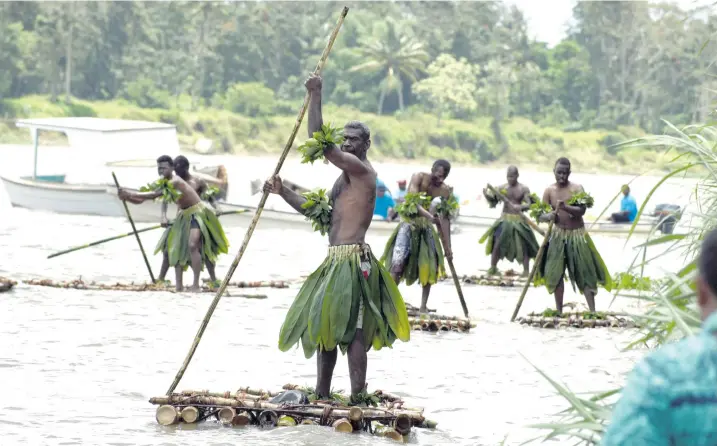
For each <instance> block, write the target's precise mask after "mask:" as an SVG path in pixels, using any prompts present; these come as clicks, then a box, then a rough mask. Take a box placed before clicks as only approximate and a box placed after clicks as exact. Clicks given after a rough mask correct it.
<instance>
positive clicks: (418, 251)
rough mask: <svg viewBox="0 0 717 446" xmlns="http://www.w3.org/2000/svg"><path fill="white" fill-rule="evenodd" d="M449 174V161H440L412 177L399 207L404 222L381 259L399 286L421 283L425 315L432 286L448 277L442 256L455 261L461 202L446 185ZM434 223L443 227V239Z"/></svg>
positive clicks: (390, 240)
mask: <svg viewBox="0 0 717 446" xmlns="http://www.w3.org/2000/svg"><path fill="white" fill-rule="evenodd" d="M450 171H451V164H450V163H449V162H448V161H446V160H438V161H436V162H435V163H433V168H432V169H431V173H416V174H414V175H413V176H412V177H411V182H410V184H409V186H408V193H407V194H406V197H405V200H404V202H403V203H402V204H400V205H399V206H398V207H397V210H398V213H399V215H400V216H401V220H402V221H401V223H400V224H399V225H398V227H396V230H394V231H393V234H391V237H390V238H389V239H388V242H387V243H386V248H385V250H384V252H383V256H381V261H382V262H383V263H384V265H385V266H386V267H387V268H390V271H391V277H393V280H394V281H395V282H396V283H400V282H401V279H405V280H406V284H407V285H412V284H413V283H414V282H415V281H416V280H418V282H419V283H420V284H421V286H422V287H423V293H422V296H421V308H420V309H419V311H420V312H422V313H425V312H427V308H426V305H427V304H428V296H429V294H430V292H431V285H434V284H435V283H436V282H437V281H438V279H440V278H442V277H445V275H446V273H445V269H444V265H443V256H444V255H445V256H446V258H449V259H452V258H453V253H452V252H451V233H450V232H451V227H450V220H451V218H453V217H454V216H455V213H456V212H457V209H458V203H457V202H456V200H455V197H454V196H453V189H452V188H451V187H449V186H448V185H447V184H445V183H444V180H445V179H446V177H447V176H448V173H449V172H450ZM426 208H429V210H430V211H429V210H426ZM434 214H435V215H434ZM434 224H437V225H438V224H440V231H441V234H440V237H441V238H439V234H438V232H437V231H436V230H435V229H434V227H433V225H434ZM441 239H442V240H443V247H442V246H441ZM444 249H445V252H444Z"/></svg>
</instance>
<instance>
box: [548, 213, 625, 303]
mask: <svg viewBox="0 0 717 446" xmlns="http://www.w3.org/2000/svg"><path fill="white" fill-rule="evenodd" d="M566 269H567V271H568V277H569V278H570V283H571V284H572V286H573V290H575V288H576V287H577V290H578V291H580V293H581V294H582V293H583V291H584V290H586V289H588V290H593V291H597V287H598V285H601V286H602V287H603V288H605V289H606V290H607V291H610V290H611V289H612V285H613V283H612V278H611V277H610V273H609V272H608V270H607V267H606V266H605V262H604V261H603V259H602V257H600V253H598V250H597V248H595V244H594V243H593V241H592V239H591V238H590V235H589V234H588V233H587V231H586V230H585V228H578V229H562V228H558V227H555V228H553V232H552V234H551V235H550V240H549V241H548V245H547V247H546V249H545V255H544V256H543V258H542V259H541V262H540V265H539V267H538V269H537V271H536V273H535V283H536V285H537V284H539V283H541V282H543V281H544V282H545V287H546V288H547V289H548V292H550V293H554V292H555V289H556V288H557V287H558V285H560V282H561V281H562V280H563V279H564V276H565V270H566Z"/></svg>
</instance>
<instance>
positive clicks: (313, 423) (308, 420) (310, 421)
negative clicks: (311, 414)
mask: <svg viewBox="0 0 717 446" xmlns="http://www.w3.org/2000/svg"><path fill="white" fill-rule="evenodd" d="M301 424H307V425H316V421H314V420H312V419H311V418H304V420H303V421H302V422H301Z"/></svg>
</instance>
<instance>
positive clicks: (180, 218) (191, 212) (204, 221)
mask: <svg viewBox="0 0 717 446" xmlns="http://www.w3.org/2000/svg"><path fill="white" fill-rule="evenodd" d="M193 221H194V222H195V226H194V227H199V230H200V231H201V234H202V235H201V239H202V248H201V252H202V269H203V268H204V262H206V261H207V260H208V261H210V262H212V263H217V256H218V255H219V254H226V253H227V252H229V240H227V236H226V235H225V234H224V229H223V228H222V224H221V223H220V222H219V218H218V217H217V215H216V214H215V213H214V211H213V210H212V209H211V208H210V207H209V206H207V205H206V204H204V203H202V202H199V203H197V204H195V205H194V206H190V207H188V208H186V209H181V210H180V211H179V212H177V218H176V219H175V220H174V222H173V223H172V226H170V227H169V228H167V229H166V230H165V231H164V234H162V237H161V238H160V239H159V242H157V246H156V247H155V249H154V253H155V254H158V253H160V252H164V251H165V250H166V251H167V253H168V256H169V265H170V266H183V267H185V268H186V267H187V266H189V265H190V264H191V263H192V259H191V256H190V252H189V232H190V230H191V229H192V222H193Z"/></svg>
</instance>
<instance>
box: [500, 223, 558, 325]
mask: <svg viewBox="0 0 717 446" xmlns="http://www.w3.org/2000/svg"><path fill="white" fill-rule="evenodd" d="M552 232H553V222H552V221H551V222H550V224H549V225H548V232H547V233H546V234H545V238H544V239H543V243H542V244H541V245H540V249H539V250H538V255H536V256H535V261H534V262H533V269H531V270H530V275H529V276H528V280H526V281H525V285H524V286H523V292H521V293H520V298H519V299H518V303H517V304H516V305H515V310H514V311H513V315H512V316H511V317H510V321H511V322H513V321H514V320H515V318H516V316H518V312H519V311H520V306H521V305H523V299H525V293H527V292H528V287H529V286H530V283H531V282H532V281H533V277H535V272H536V271H537V270H538V265H540V262H541V261H542V260H543V255H545V247H546V246H547V245H548V240H550V234H551V233H552Z"/></svg>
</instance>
